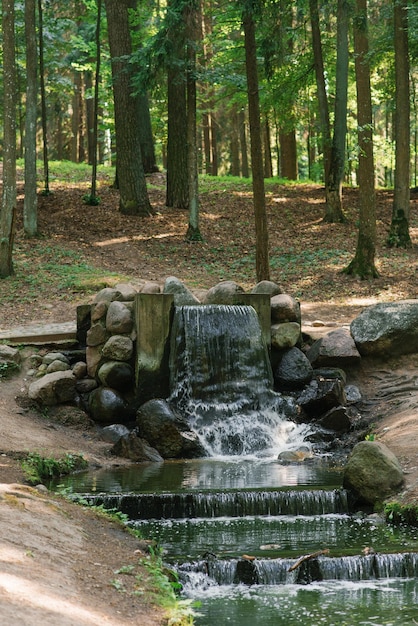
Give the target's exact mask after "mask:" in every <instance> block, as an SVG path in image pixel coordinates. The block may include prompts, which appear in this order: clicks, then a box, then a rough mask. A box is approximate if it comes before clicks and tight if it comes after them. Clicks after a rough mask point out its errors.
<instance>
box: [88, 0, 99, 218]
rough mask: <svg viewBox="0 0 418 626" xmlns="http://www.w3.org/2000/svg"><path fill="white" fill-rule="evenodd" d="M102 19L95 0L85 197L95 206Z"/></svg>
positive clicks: (96, 202) (96, 200) (96, 201)
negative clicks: (88, 186) (87, 189)
mask: <svg viewBox="0 0 418 626" xmlns="http://www.w3.org/2000/svg"><path fill="white" fill-rule="evenodd" d="M101 21H102V0H97V19H96V73H95V80H94V97H93V119H92V128H91V129H90V128H89V136H90V135H91V138H92V139H91V150H89V154H90V158H91V165H92V168H91V169H92V171H91V191H90V196H89V197H88V199H87V204H90V205H92V206H95V205H97V204H98V202H99V199H98V198H97V196H96V188H97V144H98V118H99V84H100V61H101V58H100V56H101V54H100V51H101V46H100V27H101Z"/></svg>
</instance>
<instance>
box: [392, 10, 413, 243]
mask: <svg viewBox="0 0 418 626" xmlns="http://www.w3.org/2000/svg"><path fill="white" fill-rule="evenodd" d="M393 5H394V11H393V15H394V33H395V42H394V47H395V83H396V93H395V144H396V147H395V188H394V194H393V207H392V223H391V226H390V232H389V238H388V244H389V245H390V246H397V247H401V248H410V247H411V246H412V243H411V238H410V235H409V210H410V206H409V205H410V188H409V185H410V158H411V148H410V102H409V50H408V1H407V0H394V2H393Z"/></svg>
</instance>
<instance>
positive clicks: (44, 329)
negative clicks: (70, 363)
mask: <svg viewBox="0 0 418 626" xmlns="http://www.w3.org/2000/svg"><path fill="white" fill-rule="evenodd" d="M76 332H77V325H76V322H63V323H59V324H58V323H55V324H51V323H38V324H27V325H22V326H16V327H15V328H10V329H0V341H4V342H6V343H9V344H11V345H19V344H25V345H34V346H36V345H51V344H58V345H63V344H65V345H68V344H70V345H71V344H74V343H76Z"/></svg>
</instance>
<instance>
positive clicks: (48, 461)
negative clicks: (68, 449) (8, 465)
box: [22, 452, 88, 485]
mask: <svg viewBox="0 0 418 626" xmlns="http://www.w3.org/2000/svg"><path fill="white" fill-rule="evenodd" d="M87 465H88V463H87V461H86V459H85V458H84V457H83V456H82V455H80V454H71V453H67V454H66V455H65V456H64V457H63V458H61V459H53V458H50V457H43V456H42V455H40V454H38V453H37V452H31V453H30V454H28V456H27V457H26V458H25V459H24V460H23V461H22V469H23V472H24V474H25V479H26V481H27V482H28V483H29V484H30V485H37V484H39V483H42V482H43V481H45V480H49V479H51V478H55V477H59V476H65V475H67V474H71V473H72V472H76V471H78V470H82V469H85V468H86V467H87Z"/></svg>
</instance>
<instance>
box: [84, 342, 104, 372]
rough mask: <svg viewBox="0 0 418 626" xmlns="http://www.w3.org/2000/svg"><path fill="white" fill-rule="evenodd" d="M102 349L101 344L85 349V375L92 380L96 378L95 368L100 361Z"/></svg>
mask: <svg viewBox="0 0 418 626" xmlns="http://www.w3.org/2000/svg"><path fill="white" fill-rule="evenodd" d="M102 347H103V344H101V345H99V346H87V348H86V363H87V374H88V375H89V376H91V377H92V378H94V377H95V376H96V372H97V368H98V366H99V363H100V361H101V359H102Z"/></svg>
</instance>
